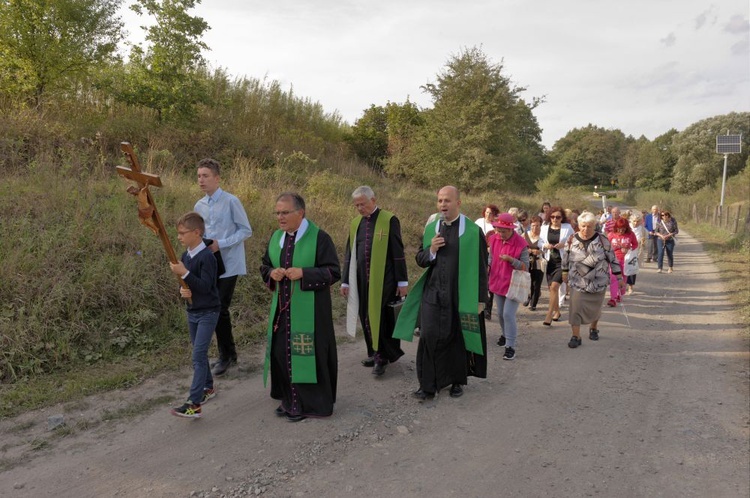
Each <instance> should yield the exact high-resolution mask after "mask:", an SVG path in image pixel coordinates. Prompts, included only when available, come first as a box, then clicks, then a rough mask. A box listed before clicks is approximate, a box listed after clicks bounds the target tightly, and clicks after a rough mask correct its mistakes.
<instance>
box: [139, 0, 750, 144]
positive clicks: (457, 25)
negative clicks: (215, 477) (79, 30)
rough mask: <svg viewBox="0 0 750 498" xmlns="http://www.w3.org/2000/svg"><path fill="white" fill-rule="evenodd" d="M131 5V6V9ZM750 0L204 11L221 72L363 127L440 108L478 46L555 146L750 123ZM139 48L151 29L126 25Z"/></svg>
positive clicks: (485, 0) (206, 1) (546, 0)
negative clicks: (367, 120) (376, 116)
mask: <svg viewBox="0 0 750 498" xmlns="http://www.w3.org/2000/svg"><path fill="white" fill-rule="evenodd" d="M126 1H127V0H126ZM749 11H750V2H748V0H716V1H715V2H713V3H712V2H710V1H701V0H618V1H611V0H574V1H564V0H536V1H521V0H512V1H511V0H477V1H472V0H463V1H453V0H402V1H396V0H379V1H363V0H357V1H352V0H336V1H331V0H309V1H305V0H294V1H293V0H203V3H202V4H201V5H200V6H199V7H198V8H197V9H195V10H194V11H193V14H194V15H198V16H201V17H203V18H204V19H205V20H206V21H207V22H208V24H209V25H210V26H211V30H210V31H208V32H207V33H206V35H205V37H204V41H205V42H206V43H207V44H208V45H209V47H210V48H211V51H210V52H207V53H206V54H205V56H206V59H207V60H208V61H209V63H210V64H211V65H212V66H214V67H217V66H220V67H223V68H225V69H226V70H227V71H228V72H229V73H230V74H232V75H234V76H245V75H246V76H249V77H254V78H260V79H262V78H264V77H265V78H267V79H269V80H278V81H279V82H281V83H282V85H283V86H284V88H286V89H288V88H289V86H290V85H292V86H293V88H294V92H295V94H296V95H298V96H300V97H309V98H310V99H312V100H313V101H318V102H320V103H321V104H322V105H323V107H324V109H325V110H326V111H327V112H334V111H337V112H338V113H339V114H340V115H341V117H342V118H343V119H344V120H345V121H347V122H349V123H351V124H353V123H354V122H355V121H356V119H357V118H359V117H360V116H361V115H362V112H363V110H365V109H367V108H368V107H369V106H370V105H371V104H375V105H384V104H386V103H387V102H397V103H401V102H404V101H405V100H406V99H407V97H408V98H409V99H410V100H411V101H412V102H414V103H416V104H417V105H419V106H421V107H431V105H432V102H431V100H430V99H429V97H428V96H427V95H426V94H425V93H423V92H422V90H421V89H420V87H421V86H422V85H424V84H425V83H428V82H434V81H435V76H436V74H438V73H439V72H441V71H442V70H443V68H444V66H445V63H446V61H447V60H448V59H449V57H451V56H452V55H456V54H458V53H460V51H461V50H462V49H464V48H467V47H473V46H478V47H481V48H482V50H483V52H484V53H485V54H486V55H487V56H488V57H489V58H490V59H491V60H492V61H494V62H496V63H501V62H502V64H503V66H504V73H505V75H506V76H508V77H510V78H511V80H512V81H513V82H514V84H515V85H516V86H521V87H525V88H527V91H526V92H525V93H524V94H523V96H524V97H525V98H526V99H527V100H528V101H530V100H531V98H532V97H544V98H545V99H546V102H545V103H544V104H542V105H541V106H539V107H538V108H537V109H536V110H535V115H536V117H537V119H538V121H539V124H540V126H541V127H542V129H543V140H542V141H543V143H544V145H545V146H546V147H548V148H551V147H552V146H553V145H554V143H555V141H556V140H558V139H559V138H561V137H563V136H564V135H565V134H566V133H567V132H568V131H570V130H571V129H573V128H578V127H582V126H586V125H587V124H589V123H591V124H594V125H596V126H600V127H604V128H616V129H620V130H622V131H623V132H624V133H625V134H627V135H633V136H635V137H639V136H641V135H645V136H646V137H647V138H649V139H654V138H656V137H657V136H659V135H661V134H662V133H664V132H666V131H668V130H669V129H671V128H676V129H677V130H683V129H685V128H686V127H687V126H689V125H690V124H692V123H694V122H696V121H699V120H701V119H704V118H707V117H710V116H715V115H719V114H726V113H729V112H732V111H741V112H745V111H750V24H749V23H748V18H749V16H750V13H749ZM124 19H125V20H127V21H128V23H129V26H128V29H129V30H130V32H131V39H133V40H138V39H139V37H140V38H141V39H142V35H141V34H140V30H139V29H138V28H137V26H138V25H139V21H138V19H137V17H135V15H134V14H132V13H129V12H128V13H126V14H125V15H124Z"/></svg>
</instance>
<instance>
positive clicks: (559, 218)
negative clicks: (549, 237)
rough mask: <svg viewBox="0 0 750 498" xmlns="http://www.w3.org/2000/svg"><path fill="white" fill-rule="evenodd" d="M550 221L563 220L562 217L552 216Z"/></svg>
mask: <svg viewBox="0 0 750 498" xmlns="http://www.w3.org/2000/svg"><path fill="white" fill-rule="evenodd" d="M549 219H551V220H561V219H562V216H550V217H549Z"/></svg>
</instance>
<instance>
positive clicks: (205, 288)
mask: <svg viewBox="0 0 750 498" xmlns="http://www.w3.org/2000/svg"><path fill="white" fill-rule="evenodd" d="M204 231H205V223H204V221H203V218H202V217H201V215H199V214H198V213H196V212H190V213H187V214H185V215H183V216H181V217H180V219H179V220H177V239H178V240H179V241H180V244H182V245H183V246H184V247H185V248H186V251H185V252H184V253H183V254H182V257H181V258H180V262H179V263H170V264H169V266H170V269H171V270H172V272H173V273H174V274H175V275H178V276H179V277H181V278H182V279H183V280H184V281H185V283H186V284H187V285H188V288H187V289H185V288H184V287H181V288H180V296H182V298H184V299H190V300H191V302H188V303H187V304H186V309H187V321H188V329H189V331H190V342H191V343H192V345H193V382H192V384H191V386H190V396H189V397H188V400H187V401H186V402H185V403H184V404H183V405H182V406H180V407H179V408H172V410H171V413H172V415H175V416H177V417H184V418H200V417H201V415H202V413H201V405H202V404H203V403H205V402H206V401H208V400H210V399H211V398H213V397H214V396H216V391H215V390H214V379H213V376H212V375H211V368H210V367H209V364H208V347H209V345H210V344H211V338H212V336H213V333H214V329H215V328H216V322H217V321H218V320H219V311H220V310H221V301H220V300H219V290H218V287H217V285H216V279H217V274H218V264H217V261H216V257H215V256H214V254H213V252H211V249H209V248H208V247H206V243H205V242H204V240H203V233H204Z"/></svg>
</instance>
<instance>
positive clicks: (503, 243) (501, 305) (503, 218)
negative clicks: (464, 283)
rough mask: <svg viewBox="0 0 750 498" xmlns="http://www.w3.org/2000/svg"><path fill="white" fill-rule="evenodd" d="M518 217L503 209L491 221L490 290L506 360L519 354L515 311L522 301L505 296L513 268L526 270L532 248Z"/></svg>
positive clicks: (500, 342)
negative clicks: (518, 225)
mask: <svg viewBox="0 0 750 498" xmlns="http://www.w3.org/2000/svg"><path fill="white" fill-rule="evenodd" d="M515 222H516V220H515V217H514V216H513V215H512V214H508V213H503V214H501V215H500V216H498V217H497V220H495V221H494V222H492V226H493V228H494V229H495V235H493V236H492V237H490V238H489V252H490V261H491V265H490V275H489V287H490V292H492V293H493V294H494V295H495V308H496V309H497V317H498V319H499V321H500V328H501V329H502V335H501V336H500V340H498V341H497V344H498V345H499V346H505V354H504V355H503V359H504V360H512V359H513V358H515V357H516V337H517V335H518V325H517V324H516V312H517V311H518V305H519V303H518V302H517V301H513V300H511V299H506V297H505V296H506V295H507V294H508V288H509V287H510V277H511V276H512V275H513V270H514V269H515V270H522V271H527V269H528V267H529V249H528V246H527V245H526V240H525V239H524V238H523V237H521V236H520V235H518V234H517V233H516V231H515V228H516V223H515Z"/></svg>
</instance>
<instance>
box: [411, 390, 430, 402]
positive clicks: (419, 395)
mask: <svg viewBox="0 0 750 498" xmlns="http://www.w3.org/2000/svg"><path fill="white" fill-rule="evenodd" d="M414 397H415V398H417V399H420V400H422V401H424V400H426V399H432V398H434V397H435V393H428V392H425V391H423V390H422V388H421V387H420V388H419V389H417V390H416V391H414Z"/></svg>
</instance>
